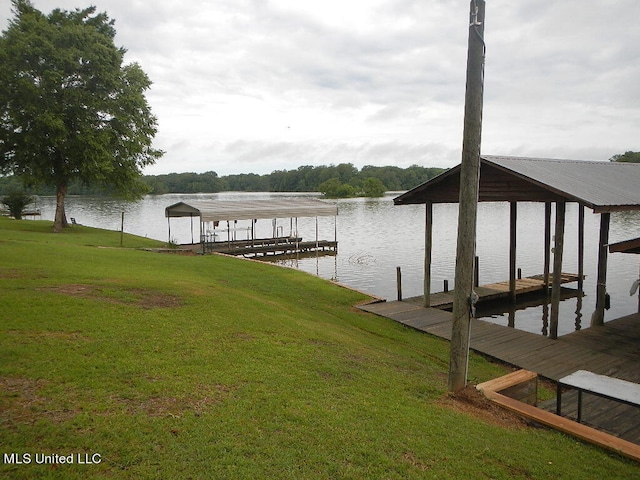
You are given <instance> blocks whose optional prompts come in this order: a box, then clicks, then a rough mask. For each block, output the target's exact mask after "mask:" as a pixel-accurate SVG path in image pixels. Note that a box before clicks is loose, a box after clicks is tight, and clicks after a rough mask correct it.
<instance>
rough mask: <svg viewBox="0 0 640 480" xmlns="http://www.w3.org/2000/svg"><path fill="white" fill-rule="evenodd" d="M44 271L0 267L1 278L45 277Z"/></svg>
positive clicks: (28, 278)
mask: <svg viewBox="0 0 640 480" xmlns="http://www.w3.org/2000/svg"><path fill="white" fill-rule="evenodd" d="M44 277H46V275H45V274H44V273H43V272H38V271H33V270H22V269H19V268H2V267H0V278H2V279H7V280H30V279H40V278H44Z"/></svg>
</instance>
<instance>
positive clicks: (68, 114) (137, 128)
mask: <svg viewBox="0 0 640 480" xmlns="http://www.w3.org/2000/svg"><path fill="white" fill-rule="evenodd" d="M12 3H13V13H14V18H12V19H11V21H10V23H9V27H8V28H7V30H5V31H4V32H2V34H1V36H0V173H4V174H9V173H11V174H14V175H18V176H20V177H21V178H23V179H24V180H25V182H26V183H27V184H32V185H33V184H48V185H53V186H55V188H56V192H57V193H56V194H57V204H56V214H55V221H54V231H56V232H59V231H61V230H62V228H64V227H66V226H67V225H68V224H67V219H66V214H65V209H64V200H65V196H66V193H67V188H68V186H69V182H70V181H72V180H79V181H81V182H83V183H85V184H88V185H95V184H98V185H101V186H104V187H105V188H108V189H110V190H111V191H112V192H113V193H115V194H118V195H121V196H124V197H128V198H136V197H139V196H140V195H142V193H144V184H143V183H142V181H141V175H142V168H143V167H144V166H146V165H150V164H153V163H154V162H155V160H156V159H157V158H159V157H160V156H161V155H162V153H163V152H162V151H160V150H157V149H154V148H153V147H152V140H153V137H154V136H155V134H156V131H157V120H156V117H155V116H153V115H152V113H151V109H150V107H149V105H148V103H147V101H146V98H145V96H144V94H145V91H146V90H147V89H148V88H149V87H150V86H151V82H150V80H149V78H148V77H147V75H146V74H145V73H144V72H143V71H142V69H141V68H140V66H139V65H138V64H136V63H131V64H124V55H125V52H126V50H125V49H124V48H119V47H116V45H115V42H114V37H115V34H116V32H115V29H114V21H113V20H111V19H109V17H108V16H107V14H106V13H96V10H95V7H90V8H86V9H77V10H75V11H63V10H60V9H56V10H54V11H52V12H51V13H50V14H49V15H44V14H43V13H42V12H40V11H38V10H36V9H35V8H34V7H33V5H32V4H31V2H30V1H29V0H12Z"/></svg>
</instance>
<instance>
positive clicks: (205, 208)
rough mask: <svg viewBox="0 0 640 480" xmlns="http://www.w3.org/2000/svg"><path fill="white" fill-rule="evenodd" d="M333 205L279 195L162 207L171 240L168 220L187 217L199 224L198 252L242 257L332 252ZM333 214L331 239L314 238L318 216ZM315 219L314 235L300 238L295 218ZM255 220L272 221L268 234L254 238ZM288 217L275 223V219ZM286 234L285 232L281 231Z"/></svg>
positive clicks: (335, 237) (334, 212) (334, 248)
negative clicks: (267, 197) (286, 227)
mask: <svg viewBox="0 0 640 480" xmlns="http://www.w3.org/2000/svg"><path fill="white" fill-rule="evenodd" d="M337 215H338V207H337V205H335V204H332V203H329V202H325V201H322V200H318V199H315V198H305V197H283V198H276V199H274V198H270V199H267V200H265V199H261V200H242V201H235V200H217V201H194V202H189V203H185V202H178V203H175V204H173V205H170V206H168V207H166V208H165V217H166V218H167V223H168V228H169V239H171V219H172V218H176V217H189V218H191V220H192V224H191V229H192V231H191V237H192V243H193V238H194V237H193V219H194V218H195V219H197V220H198V223H199V230H200V232H199V237H200V242H199V248H200V250H201V253H216V252H218V253H228V254H232V255H242V256H261V255H262V256H263V255H267V254H271V255H276V254H289V253H307V252H335V251H336V249H337V245H338V241H337V231H336V216H337ZM326 216H333V217H334V222H333V224H334V238H333V240H321V239H319V238H318V217H326ZM307 217H314V218H315V238H312V239H303V238H302V237H301V236H300V235H299V233H298V218H307ZM259 219H270V220H272V225H273V228H272V235H271V236H267V237H262V238H258V236H257V235H256V230H255V224H256V222H257V221H258V220H259ZM278 219H281V220H288V223H289V225H288V227H289V228H288V229H285V225H280V226H278V225H277V220H278ZM242 220H249V221H250V222H249V223H250V224H249V226H244V227H239V226H238V221H242ZM286 230H288V233H287V234H285V231H286Z"/></svg>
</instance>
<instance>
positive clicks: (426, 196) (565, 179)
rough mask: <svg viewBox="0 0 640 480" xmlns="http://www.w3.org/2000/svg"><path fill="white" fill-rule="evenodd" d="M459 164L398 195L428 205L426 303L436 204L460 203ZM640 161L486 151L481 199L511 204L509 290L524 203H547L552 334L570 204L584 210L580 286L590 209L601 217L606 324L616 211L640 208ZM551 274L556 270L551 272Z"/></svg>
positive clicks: (599, 300)
mask: <svg viewBox="0 0 640 480" xmlns="http://www.w3.org/2000/svg"><path fill="white" fill-rule="evenodd" d="M460 170H461V165H458V166H456V167H454V168H452V169H450V170H448V171H446V172H444V173H442V174H441V175H439V176H437V177H435V178H433V179H431V180H429V181H428V182H425V183H423V184H422V185H419V186H417V187H415V188H413V189H412V190H409V191H408V192H406V193H404V194H402V195H400V196H398V197H396V198H395V199H394V204H395V205H409V204H425V205H426V213H425V223H426V228H425V258H424V306H426V307H429V306H431V303H430V300H431V249H432V228H433V222H432V219H433V209H432V206H433V204H436V203H458V201H459V190H460ZM639 185H640V164H632V163H617V162H593V161H580V160H557V159H542V158H522V157H505V156H488V155H482V156H481V159H480V179H479V198H478V201H480V202H508V203H509V204H510V248H509V291H510V294H511V296H512V298H513V299H514V300H515V295H516V275H517V274H516V245H517V241H516V225H517V211H518V207H517V204H518V202H542V203H544V204H545V225H544V236H545V258H544V274H543V281H544V285H545V287H549V286H550V285H551V286H552V294H551V302H552V309H551V312H552V313H551V319H550V327H551V329H550V337H551V338H556V337H557V325H558V318H557V315H558V303H559V301H560V285H561V283H562V281H563V280H562V278H563V277H562V253H563V247H564V226H565V212H566V204H567V203H568V202H575V203H577V204H578V205H579V208H578V216H579V218H578V229H579V232H578V272H577V278H578V282H579V285H578V287H579V289H580V290H581V289H582V279H583V278H584V212H585V207H587V208H589V209H591V210H592V211H593V212H594V213H595V214H599V215H600V237H599V252H598V273H597V275H598V279H597V287H596V288H597V291H596V309H595V312H594V314H593V316H592V319H591V324H592V325H602V324H603V322H604V309H605V295H606V278H607V253H608V248H607V247H608V243H609V222H610V214H611V212H616V211H625V210H640V188H639ZM553 204H555V218H556V222H555V240H554V242H555V243H554V246H553V251H554V252H555V253H554V259H553V268H552V267H551V258H550V257H551V211H552V205H553ZM550 272H553V275H551V273H550Z"/></svg>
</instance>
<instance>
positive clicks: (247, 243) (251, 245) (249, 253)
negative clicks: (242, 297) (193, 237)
mask: <svg viewBox="0 0 640 480" xmlns="http://www.w3.org/2000/svg"><path fill="white" fill-rule="evenodd" d="M202 247H203V250H204V253H225V254H227V255H241V256H243V257H253V258H257V257H266V256H282V255H296V254H301V255H306V254H310V253H318V254H322V255H327V254H335V253H336V252H337V250H338V242H336V241H331V240H311V241H303V240H302V238H301V237H277V238H266V239H255V240H240V241H238V240H236V241H228V242H225V241H220V242H205V243H204V244H203V245H202Z"/></svg>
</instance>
